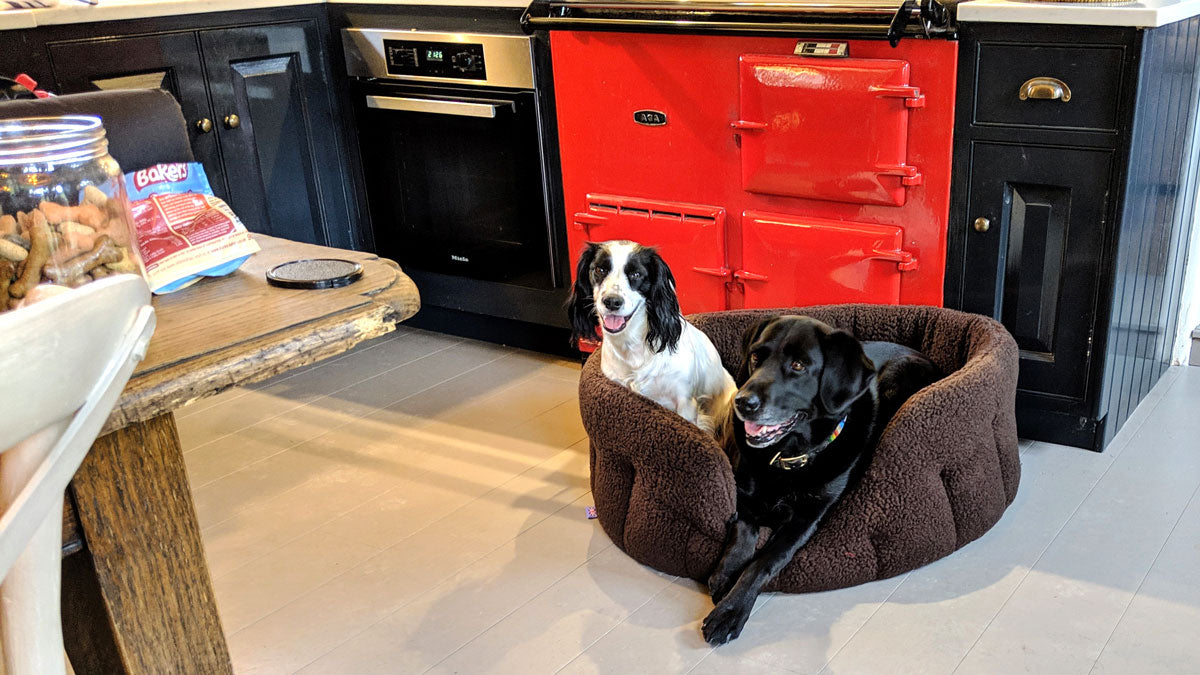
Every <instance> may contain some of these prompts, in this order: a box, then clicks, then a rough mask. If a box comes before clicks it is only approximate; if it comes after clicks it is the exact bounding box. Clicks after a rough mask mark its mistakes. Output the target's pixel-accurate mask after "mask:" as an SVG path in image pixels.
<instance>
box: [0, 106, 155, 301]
mask: <svg viewBox="0 0 1200 675" xmlns="http://www.w3.org/2000/svg"><path fill="white" fill-rule="evenodd" d="M124 273H128V274H140V275H142V276H143V277H145V269H144V268H143V266H142V260H141V255H140V254H139V252H138V247H137V237H136V234H135V230H134V228H133V219H132V218H131V217H130V214H129V201H128V200H127V199H126V196H125V181H124V178H123V176H122V174H121V167H120V166H118V165H117V162H116V160H114V159H113V158H112V157H111V156H110V155H109V154H108V139H107V138H106V137H105V133H104V125H103V124H101V122H100V118H99V117H89V116H82V115H67V116H63V117H31V118H24V119H10V120H0V311H6V310H8V309H12V308H15V307H17V306H19V305H20V304H21V302H22V301H23V300H24V299H25V298H26V296H28V294H29V293H30V291H32V290H33V289H34V287H36V286H38V285H41V284H54V285H58V286H66V287H71V288H74V287H77V286H81V285H83V284H86V283H88V282H89V281H93V280H95V279H99V278H101V277H105V276H108V275H111V274H124Z"/></svg>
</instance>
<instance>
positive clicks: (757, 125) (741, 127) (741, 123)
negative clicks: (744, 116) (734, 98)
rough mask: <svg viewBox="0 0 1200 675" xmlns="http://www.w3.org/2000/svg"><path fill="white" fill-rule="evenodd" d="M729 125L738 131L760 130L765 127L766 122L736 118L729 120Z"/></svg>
mask: <svg viewBox="0 0 1200 675" xmlns="http://www.w3.org/2000/svg"><path fill="white" fill-rule="evenodd" d="M729 126H731V127H733V128H734V129H737V130H738V131H762V130H764V129H766V128H767V123H766V122H750V121H747V120H738V121H736V122H730V124H729Z"/></svg>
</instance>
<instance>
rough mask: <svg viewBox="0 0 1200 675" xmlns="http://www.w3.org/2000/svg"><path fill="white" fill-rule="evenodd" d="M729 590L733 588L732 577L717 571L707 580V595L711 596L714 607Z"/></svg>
mask: <svg viewBox="0 0 1200 675" xmlns="http://www.w3.org/2000/svg"><path fill="white" fill-rule="evenodd" d="M730 588H733V576H732V575H730V574H727V573H725V572H723V571H721V570H717V571H716V572H713V573H712V576H710V577H709V578H708V594H709V595H710V596H712V601H713V604H714V605H716V604H718V603H720V602H721V600H722V599H723V598H724V597H725V595H726V594H727V593H729V589H730Z"/></svg>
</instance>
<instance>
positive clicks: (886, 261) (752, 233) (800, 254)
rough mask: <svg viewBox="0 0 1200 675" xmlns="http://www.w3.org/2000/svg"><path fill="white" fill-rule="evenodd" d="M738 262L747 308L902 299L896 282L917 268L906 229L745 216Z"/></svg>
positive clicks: (737, 273) (779, 216) (755, 214)
mask: <svg viewBox="0 0 1200 675" xmlns="http://www.w3.org/2000/svg"><path fill="white" fill-rule="evenodd" d="M742 237H743V239H742V256H743V265H742V269H739V270H737V271H735V272H734V273H733V275H734V278H735V279H736V280H737V281H739V282H741V285H742V286H743V287H744V289H745V304H744V306H745V307H746V308H766V307H792V306H797V305H799V306H804V305H821V304H826V303H843V302H868V303H873V304H888V305H894V304H898V303H899V302H900V280H901V275H902V274H903V273H905V272H911V271H913V270H916V269H917V262H918V261H917V257H916V256H915V255H913V253H912V252H911V251H906V250H904V248H903V247H902V245H903V243H904V230H903V229H901V228H899V227H897V226H895V225H876V224H873V223H855V222H849V221H842V220H829V219H826V218H815V217H809V216H795V215H784V214H774V213H760V212H755V211H747V212H746V213H745V214H744V215H743V216H742Z"/></svg>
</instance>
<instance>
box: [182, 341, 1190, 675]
mask: <svg viewBox="0 0 1200 675" xmlns="http://www.w3.org/2000/svg"><path fill="white" fill-rule="evenodd" d="M577 377H578V366H577V365H576V364H574V363H572V362H570V361H562V360H557V359H554V358H550V357H545V356H541V355H537V354H532V353H528V352H522V351H517V350H513V349H508V348H504V347H498V346H493V345H488V344H483V343H477V342H471V341H466V340H459V339H457V338H448V337H445V336H441V335H437V334H432V333H426V332H422V331H418V330H409V329H401V330H400V331H399V332H398V333H397V334H395V335H392V336H389V337H387V338H384V339H382V340H379V341H376V342H373V343H371V344H368V345H365V346H363V347H362V348H359V349H357V350H355V351H354V352H352V353H351V354H349V355H346V356H344V357H342V358H339V359H337V360H333V361H329V362H325V363H323V364H319V365H317V366H315V367H310V368H307V369H303V370H301V371H300V372H296V373H293V374H291V375H290V376H289V377H286V378H282V379H278V380H274V381H271V382H267V383H264V384H261V385H258V386H255V387H252V388H247V389H238V390H234V391H231V392H228V393H226V394H223V395H222V396H219V397H216V398H213V399H210V400H207V401H203V402H201V403H199V404H195V405H193V406H190V407H188V408H185V409H184V410H183V411H181V414H180V416H179V427H180V434H181V435H182V437H183V443H184V448H185V449H186V451H187V454H186V457H187V464H188V472H189V474H190V476H191V480H192V485H193V487H194V491H195V496H196V506H197V511H198V513H199V518H200V521H201V525H202V526H203V529H204V540H205V545H206V547H207V551H208V558H209V565H210V567H211V571H212V574H213V577H214V583H215V586H216V591H217V596H218V603H219V607H220V611H221V615H222V619H223V621H224V625H225V630H226V633H227V634H228V636H229V643H230V649H231V651H232V654H233V659H234V664H235V667H236V669H237V671H238V672H239V673H294V672H302V673H306V674H308V673H354V674H360V673H376V672H378V673H419V672H423V671H426V670H431V671H432V672H436V673H450V672H458V673H480V672H504V673H508V672H511V673H521V674H526V673H552V672H556V671H561V672H564V673H589V672H602V673H620V674H624V673H674V672H692V673H749V674H754V673H785V672H799V673H815V672H825V673H854V674H857V673H872V674H873V673H898V672H910V673H921V674H926V673H953V672H957V673H1013V672H1040V673H1054V674H1055V675H1060V674H1070V673H1088V672H1091V671H1095V672H1098V673H1139V674H1141V673H1150V672H1175V673H1194V672H1198V670H1200V639H1197V637H1198V636H1200V498H1197V496H1196V495H1197V488H1198V486H1200V441H1198V440H1197V439H1200V368H1190V369H1188V368H1182V369H1174V370H1172V371H1170V372H1169V373H1168V375H1167V376H1166V377H1165V378H1164V380H1163V381H1162V382H1161V383H1160V384H1159V386H1158V387H1157V388H1156V389H1155V390H1154V391H1153V392H1152V394H1151V397H1150V398H1149V399H1147V401H1146V402H1145V403H1143V404H1142V406H1141V407H1140V408H1139V409H1138V411H1137V413H1136V414H1135V417H1134V418H1133V419H1132V420H1131V421H1130V423H1129V424H1128V426H1127V427H1126V428H1125V429H1124V430H1123V431H1122V433H1121V435H1120V436H1119V437H1118V439H1117V440H1116V441H1115V442H1114V443H1113V445H1112V446H1111V447H1110V448H1109V450H1108V452H1106V453H1104V454H1102V455H1097V454H1093V453H1089V452H1084V451H1080V450H1074V449H1070V448H1064V447H1059V446H1052V445H1047V444H1042V443H1023V444H1022V448H1021V449H1022V463H1023V476H1022V480H1021V489H1020V492H1019V494H1018V496H1017V499H1016V502H1015V503H1014V504H1013V505H1012V507H1010V509H1009V511H1008V513H1007V514H1006V515H1005V517H1004V518H1003V520H1002V521H1001V522H1000V523H999V525H997V526H996V527H995V528H994V529H993V530H992V531H991V532H989V533H988V534H987V535H986V536H984V537H983V538H982V539H981V540H980V541H977V542H975V543H973V544H971V545H969V546H967V547H966V548H965V549H963V550H962V551H959V552H958V553H956V554H955V555H953V556H951V557H950V558H948V559H945V560H942V561H939V562H937V563H935V564H933V565H930V566H928V567H925V568H923V569H920V570H917V571H915V572H912V573H910V574H907V575H905V576H903V577H900V578H896V579H890V580H886V581H880V582H876V583H872V584H868V585H865V586H860V587H857V588H851V589H847V590H842V591H835V592H830V593H821V594H817V595H804V596H789V595H771V596H764V597H763V598H762V599H760V601H759V605H758V608H757V611H756V614H755V616H754V617H753V618H752V619H751V621H750V623H749V625H748V626H747V628H746V631H745V633H744V634H743V637H742V638H741V639H739V640H738V641H736V642H734V643H732V644H730V645H728V646H725V647H722V648H721V649H718V650H712V649H710V648H709V647H707V646H706V645H705V644H704V643H703V641H702V640H701V639H700V636H699V628H698V626H699V621H700V619H701V618H702V617H703V616H704V615H705V614H706V613H707V612H708V610H709V609H710V607H711V603H710V602H709V600H708V597H707V595H706V594H705V592H704V589H703V588H702V587H700V586H699V585H698V584H696V583H695V582H692V581H690V580H686V579H678V578H674V577H671V576H668V575H664V574H659V573H657V572H655V571H653V570H650V569H647V568H645V567H642V566H640V565H638V564H637V563H634V562H633V561H632V560H630V559H629V558H627V557H625V555H624V554H623V553H621V551H619V550H618V549H616V548H615V547H613V545H612V544H611V542H610V541H609V540H608V538H607V537H606V536H605V535H604V533H603V532H602V531H601V530H600V528H599V526H598V525H597V524H596V523H595V521H589V520H586V519H585V518H584V506H587V505H590V504H591V496H590V494H589V492H588V478H587V471H588V465H587V444H586V440H585V434H584V430H583V428H582V426H581V425H580V422H579V413H578V408H577V405H576V399H575V383H576V379H577Z"/></svg>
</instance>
